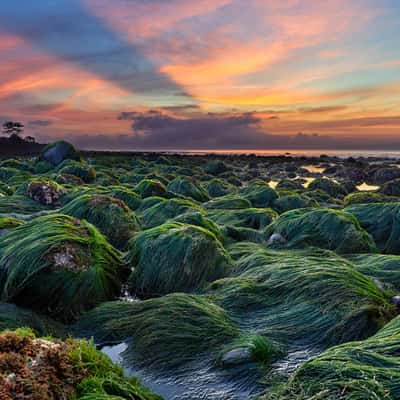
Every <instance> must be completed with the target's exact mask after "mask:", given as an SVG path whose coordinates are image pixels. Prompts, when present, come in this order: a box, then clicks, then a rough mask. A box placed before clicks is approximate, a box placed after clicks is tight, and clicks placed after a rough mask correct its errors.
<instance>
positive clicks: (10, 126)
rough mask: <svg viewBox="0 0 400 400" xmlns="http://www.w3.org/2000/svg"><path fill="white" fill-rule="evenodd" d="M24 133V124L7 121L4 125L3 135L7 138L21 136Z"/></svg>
mask: <svg viewBox="0 0 400 400" xmlns="http://www.w3.org/2000/svg"><path fill="white" fill-rule="evenodd" d="M23 131H24V124H21V122H15V121H7V122H4V124H3V134H4V135H7V136H11V135H18V136H19V135H21V134H22V132H23Z"/></svg>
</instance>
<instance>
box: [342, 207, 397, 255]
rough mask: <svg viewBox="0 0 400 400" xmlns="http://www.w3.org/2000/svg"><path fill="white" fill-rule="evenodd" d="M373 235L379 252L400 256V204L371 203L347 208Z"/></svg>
mask: <svg viewBox="0 0 400 400" xmlns="http://www.w3.org/2000/svg"><path fill="white" fill-rule="evenodd" d="M345 211H346V212H349V213H351V214H353V215H355V217H356V218H357V219H358V221H359V222H360V224H361V226H362V227H363V228H364V229H365V230H366V231H367V232H368V233H370V234H371V235H372V237H373V238H374V240H375V243H376V244H377V246H378V248H379V250H380V251H381V252H383V253H388V254H400V203H371V204H358V205H353V206H350V207H347V208H346V209H345Z"/></svg>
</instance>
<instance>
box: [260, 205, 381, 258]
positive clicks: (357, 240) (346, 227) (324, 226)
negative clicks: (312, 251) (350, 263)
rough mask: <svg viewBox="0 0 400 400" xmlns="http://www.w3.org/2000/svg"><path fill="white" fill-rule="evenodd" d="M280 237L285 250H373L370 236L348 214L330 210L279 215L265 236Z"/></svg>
mask: <svg viewBox="0 0 400 400" xmlns="http://www.w3.org/2000/svg"><path fill="white" fill-rule="evenodd" d="M273 234H279V235H281V236H282V237H283V238H284V239H285V240H286V243H285V245H284V246H285V247H306V246H315V247H321V248H325V249H329V250H335V251H336V252H338V253H366V252H374V251H376V247H375V244H374V241H373V239H372V238H371V236H370V235H369V234H368V233H367V232H366V231H365V230H364V229H363V228H361V226H360V224H359V223H358V221H357V219H356V218H354V216H353V215H352V214H350V213H348V212H343V211H337V210H331V209H318V208H315V209H298V210H291V211H288V212H286V213H284V214H282V215H281V216H280V217H279V218H278V219H277V220H276V221H275V222H273V223H272V224H271V225H270V226H269V227H268V228H267V229H266V235H267V236H271V235H273Z"/></svg>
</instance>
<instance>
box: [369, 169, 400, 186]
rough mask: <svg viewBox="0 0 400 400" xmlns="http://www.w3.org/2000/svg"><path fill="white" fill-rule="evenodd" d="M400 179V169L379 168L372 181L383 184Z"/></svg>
mask: <svg viewBox="0 0 400 400" xmlns="http://www.w3.org/2000/svg"><path fill="white" fill-rule="evenodd" d="M398 178H400V168H396V167H391V168H379V169H378V170H376V171H375V172H374V174H373V175H372V181H373V183H376V184H378V185H379V184H382V183H385V182H388V181H392V180H394V179H398Z"/></svg>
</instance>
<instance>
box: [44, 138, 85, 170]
mask: <svg viewBox="0 0 400 400" xmlns="http://www.w3.org/2000/svg"><path fill="white" fill-rule="evenodd" d="M41 159H42V161H47V162H49V163H50V164H53V165H59V164H61V163H62V162H63V161H64V160H67V159H70V160H79V154H78V152H77V151H76V150H75V148H74V146H72V144H70V143H68V142H64V141H59V142H55V143H52V144H50V145H48V146H47V147H45V149H44V150H43V152H42V156H41Z"/></svg>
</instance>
